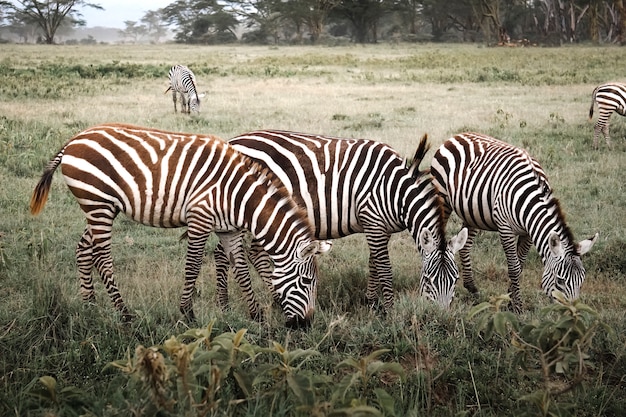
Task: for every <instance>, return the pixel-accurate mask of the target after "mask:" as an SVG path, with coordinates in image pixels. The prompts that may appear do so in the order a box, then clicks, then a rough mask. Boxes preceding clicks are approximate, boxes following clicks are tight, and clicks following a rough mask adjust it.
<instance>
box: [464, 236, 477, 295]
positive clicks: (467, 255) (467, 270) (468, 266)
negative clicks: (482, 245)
mask: <svg viewBox="0 0 626 417" xmlns="http://www.w3.org/2000/svg"><path fill="white" fill-rule="evenodd" d="M463 227H467V240H466V241H465V245H464V246H463V247H462V248H461V249H460V250H459V255H460V257H461V266H462V267H463V270H462V272H461V275H462V277H463V286H464V287H465V289H466V290H467V291H469V292H470V293H472V294H476V293H477V292H478V288H476V284H474V274H473V272H472V258H471V251H472V246H473V245H474V238H475V237H476V235H477V234H478V229H475V228H473V227H469V226H468V225H463Z"/></svg>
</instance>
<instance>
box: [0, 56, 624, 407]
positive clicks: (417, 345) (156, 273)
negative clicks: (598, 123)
mask: <svg viewBox="0 0 626 417" xmlns="http://www.w3.org/2000/svg"><path fill="white" fill-rule="evenodd" d="M625 58H626V52H625V51H624V50H623V49H622V48H613V47H602V48H600V47H588V46H579V47H567V48H512V49H510V48H484V47H477V46H476V45H402V44H401V45H375V46H372V45H368V46H365V47H363V46H350V47H336V48H329V47H294V48H290V47H287V48H268V47H243V46H217V47H191V46H181V45H158V46H157V45H155V46H141V47H140V46H104V45H98V46H90V47H81V46H55V47H49V46H40V45H37V46H33V45H28V46H25V45H4V46H3V48H2V51H0V184H1V186H0V293H1V294H2V296H1V298H0V414H1V415H20V416H21V415H33V416H37V415H46V413H50V414H48V415H79V414H82V415H97V416H115V415H133V414H134V415H141V414H142V412H145V413H147V412H149V411H150V410H152V411H154V409H151V408H150V407H151V406H152V407H153V405H151V404H152V403H151V400H150V396H149V395H148V393H147V392H144V391H143V390H142V389H141V388H142V385H141V382H140V381H136V380H133V379H132V378H131V377H129V376H128V375H126V374H124V373H123V372H121V371H120V370H119V369H116V368H114V367H112V366H111V365H110V364H111V363H112V362H114V361H118V360H123V359H124V358H126V357H127V355H130V356H133V354H134V352H135V348H136V347H137V346H138V345H143V346H146V347H149V346H157V345H158V346H162V345H164V344H165V342H166V341H167V340H168V339H169V338H170V337H171V336H173V335H181V334H183V333H184V332H185V331H187V330H188V325H187V324H186V323H184V322H182V321H181V319H182V317H181V316H180V313H179V312H178V299H179V297H180V293H181V290H182V284H183V268H184V255H185V246H184V244H182V243H179V242H178V236H179V235H180V233H181V232H182V230H162V229H150V228H146V227H144V226H139V225H136V224H134V223H132V222H130V221H128V220H125V219H121V218H120V219H118V220H117V221H116V224H115V227H114V240H113V256H114V260H115V263H116V274H117V282H118V285H119V287H120V290H121V292H122V294H123V296H124V298H125V301H126V303H127V305H128V306H129V307H130V308H131V309H132V310H133V311H135V312H136V314H137V320H136V321H135V322H133V323H131V324H123V323H121V322H120V321H119V317H118V315H117V314H116V313H115V312H114V310H113V308H112V306H111V303H110V302H109V300H108V296H107V295H106V292H105V290H104V288H102V285H101V284H100V283H99V281H98V285H97V286H96V292H97V301H96V303H95V304H93V305H85V304H83V302H82V301H81V299H80V295H79V293H78V280H77V271H76V267H75V264H74V247H75V245H76V243H77V241H78V238H79V237H80V234H81V233H82V230H83V227H84V224H85V222H84V219H83V216H82V214H81V212H80V210H79V208H78V205H77V204H76V202H75V200H74V198H73V197H72V195H71V194H70V193H69V191H68V190H67V187H66V186H65V184H63V181H62V180H61V178H60V175H57V177H56V178H55V180H54V182H53V187H52V192H51V195H50V197H49V201H48V204H47V206H46V208H45V210H44V211H43V213H42V214H40V215H39V216H38V217H32V216H31V215H30V214H29V213H28V201H29V198H30V193H31V192H32V189H33V187H34V185H35V183H36V182H37V180H38V178H39V176H40V175H41V172H42V170H43V167H44V165H45V164H46V163H47V161H48V160H50V158H52V157H53V155H54V154H55V153H56V152H57V150H58V149H59V148H60V147H61V146H62V145H63V144H64V143H65V142H66V141H67V140H68V139H69V138H70V137H71V136H72V135H73V134H75V133H77V132H78V131H80V130H81V129H84V128H86V127H88V126H90V125H94V124H97V123H102V122H110V121H115V122H128V123H135V124H139V125H145V126H150V127H156V128H163V129H171V130H180V131H186V132H202V133H211V134H215V135H218V136H220V137H223V138H228V137H232V136H234V135H237V134H240V133H243V132H245V131H248V130H252V129H258V128H278V129H290V130H298V131H303V132H310V133H324V134H328V135H334V136H345V137H364V138H370V139H375V140H380V141H383V142H387V143H389V144H390V145H392V146H393V147H395V148H396V149H398V150H399V152H400V153H402V154H403V155H406V156H407V157H410V156H412V154H413V153H414V151H415V148H416V146H417V144H418V142H419V139H420V137H421V136H422V135H423V134H424V133H428V135H429V138H430V141H431V143H432V149H431V150H430V152H429V156H427V159H428V158H429V157H430V155H432V153H433V152H434V150H435V149H436V148H437V146H438V145H439V144H440V143H442V142H443V141H444V140H445V139H446V138H447V137H449V136H450V135H452V134H454V133H456V132H460V131H466V130H472V131H479V132H482V133H486V134H490V135H493V136H495V137H498V138H500V139H503V140H506V141H508V142H511V143H513V144H515V145H518V146H522V147H524V148H526V149H528V150H529V152H530V153H531V154H532V155H533V156H535V157H536V158H537V159H538V160H539V161H540V162H541V163H542V165H543V167H544V169H545V171H546V172H547V174H548V177H549V179H550V182H551V185H552V187H553V188H554V190H555V194H556V196H557V197H558V198H559V199H560V201H561V204H562V206H563V208H564V210H565V212H566V214H567V220H568V224H569V226H570V227H571V229H572V230H573V232H574V235H575V236H576V238H577V239H580V240H582V239H584V238H587V237H590V236H592V235H593V234H594V233H595V232H599V233H600V240H599V242H598V243H596V246H595V247H594V248H593V250H592V251H591V252H590V253H589V254H588V255H586V256H585V258H584V259H583V262H584V265H585V267H586V269H587V280H586V282H585V284H584V286H583V289H582V296H581V301H582V302H584V303H585V304H587V305H589V306H590V307H591V308H593V309H594V310H596V311H597V312H598V314H599V318H600V319H601V320H602V321H603V322H605V323H607V324H608V325H609V326H610V327H611V328H612V329H613V330H614V333H611V332H598V333H597V334H595V337H594V339H593V344H592V348H591V349H590V351H589V355H590V357H589V361H590V363H591V364H593V365H594V366H593V367H589V368H587V370H586V373H585V375H584V379H583V380H582V384H581V385H580V386H579V387H578V388H577V389H575V390H573V391H571V392H568V393H565V394H563V395H562V396H559V397H558V398H556V401H557V403H558V404H565V405H567V404H573V405H575V408H574V409H573V411H572V413H571V415H576V416H600V415H603V416H617V415H621V413H622V410H623V409H624V408H626V400H625V398H626V391H625V389H624V380H623V376H624V375H625V374H626V358H625V353H626V351H625V346H626V338H625V337H624V334H626V325H625V324H624V323H626V320H625V312H626V291H625V290H624V287H625V286H624V283H625V282H626V261H625V260H624V259H626V258H625V254H626V219H625V218H624V216H623V213H624V207H626V190H625V189H624V181H623V178H622V177H621V172H622V171H623V167H624V166H625V162H626V156H625V155H626V153H625V151H626V142H625V141H624V137H625V136H626V121H625V120H624V119H623V118H621V117H619V116H617V115H614V116H613V117H612V119H611V121H612V123H611V132H612V137H613V143H614V146H613V149H607V148H606V146H605V145H604V144H603V143H601V147H600V149H599V150H598V151H593V150H592V149H591V142H592V135H593V123H590V122H589V121H588V120H587V115H588V110H589V105H590V102H591V97H590V96H591V91H592V90H593V88H594V87H595V85H597V84H599V83H601V82H604V81H608V80H620V79H622V80H623V78H621V77H622V75H621V74H622V73H623V65H622V63H623V62H624V59H625ZM174 63H183V64H186V65H189V66H190V67H191V68H192V69H193V70H194V72H195V73H196V76H197V78H198V86H199V90H200V91H206V92H207V95H206V97H205V98H204V99H203V101H202V106H201V113H200V115H198V116H193V117H188V116H183V115H180V114H174V112H173V105H172V101H171V96H169V95H164V94H163V92H164V91H165V89H166V87H167V70H168V69H169V67H170V66H171V65H172V64H174ZM459 228H460V224H458V222H456V221H454V220H453V221H452V222H451V223H450V224H449V233H456V232H457V231H458V230H459ZM214 244H215V242H212V243H211V245H214ZM211 245H209V249H210V248H211ZM390 252H391V257H392V264H393V268H394V290H395V291H396V304H395V306H394V308H393V310H392V311H390V312H389V313H388V314H387V315H385V316H383V315H381V314H380V313H378V312H376V311H371V310H370V309H369V308H368V306H366V305H365V303H364V294H365V285H366V279H367V274H368V268H367V245H366V243H365V239H364V238H363V236H350V237H347V238H344V239H341V240H338V241H336V242H335V244H334V247H333V249H332V251H331V252H330V253H329V254H326V255H324V256H322V257H320V260H319V261H320V268H321V282H320V284H319V288H318V302H317V304H318V311H317V314H316V317H315V321H314V324H313V327H312V329H311V330H310V331H309V332H288V331H287V330H286V329H285V328H284V327H283V321H284V320H283V317H282V314H281V312H280V311H279V310H278V309H276V308H275V307H272V303H271V297H270V295H269V294H268V293H267V291H266V289H265V288H264V286H263V284H262V283H261V282H258V280H257V281H255V283H254V285H255V289H256V293H257V295H258V298H259V300H260V301H261V303H262V305H263V306H264V307H265V309H266V311H267V314H266V316H267V323H265V324H259V323H255V322H252V321H250V320H249V319H248V318H247V313H246V306H245V303H244V301H243V300H242V298H241V295H240V293H239V290H238V289H237V288H236V284H235V283H234V282H231V283H230V292H231V308H230V310H228V311H225V312H222V311H220V310H219V309H218V307H217V304H216V299H215V285H214V279H215V273H214V271H213V263H212V258H211V256H207V260H206V263H205V265H204V266H203V270H202V272H201V278H200V279H199V280H198V285H197V288H198V297H196V300H195V307H196V308H195V309H196V313H197V315H198V323H197V324H196V325H197V326H198V327H201V328H204V327H205V326H206V325H207V323H209V322H210V321H212V320H215V324H214V329H213V333H214V336H215V335H218V334H223V333H225V332H230V331H232V332H237V331H238V330H239V329H243V328H245V329H247V332H246V335H245V337H246V340H247V341H248V342H249V343H250V344H252V345H254V346H256V347H257V348H259V349H261V348H268V347H272V346H273V345H272V342H278V343H280V344H282V345H283V346H286V347H287V351H288V352H294V351H295V350H297V349H311V350H313V351H315V352H318V353H320V355H313V356H311V358H310V359H307V361H305V362H304V364H302V365H301V367H300V368H299V370H298V371H294V372H295V373H297V374H298V375H299V376H298V377H297V378H298V379H297V381H300V382H303V381H304V382H306V381H313V380H314V379H315V378H313V376H312V375H314V376H316V378H317V377H319V378H321V379H320V380H317V379H315V381H317V382H316V384H317V385H315V386H316V388H315V390H316V391H315V406H316V407H317V408H316V409H315V410H316V411H315V410H313V409H311V408H309V409H299V410H300V411H297V407H298V406H299V403H298V400H299V398H300V397H298V396H297V395H295V394H294V392H293V391H292V390H291V388H290V386H289V385H286V386H284V387H282V388H281V387H280V386H279V385H278V382H277V380H271V381H269V380H264V382H263V383H261V382H259V385H258V386H256V388H257V391H255V392H256V393H255V395H254V396H253V397H252V398H249V399H248V400H247V401H243V402H237V401H235V402H232V401H234V400H235V399H236V398H237V395H238V394H237V390H236V389H235V388H236V384H235V383H234V382H233V380H232V379H228V378H226V379H225V380H224V386H223V390H222V391H221V392H220V395H222V397H221V398H222V399H223V401H222V403H220V405H219V406H218V408H217V409H216V411H215V415H227V414H229V413H231V414H232V413H235V414H236V415H264V416H265V415H270V414H271V415H276V416H278V415H294V414H297V413H304V414H315V412H317V415H329V414H330V413H331V411H333V412H335V414H334V415H349V413H350V412H352V413H356V411H357V410H358V408H355V407H356V406H357V405H359V404H360V405H363V404H364V403H366V404H367V405H368V406H375V407H377V408H378V409H379V410H383V409H384V407H382V406H381V405H380V402H377V401H380V399H377V397H376V395H377V394H376V393H377V392H378V393H380V391H376V390H377V389H378V390H384V391H385V392H387V393H388V394H389V395H390V396H391V397H392V398H393V400H394V406H393V407H394V408H393V409H394V410H395V414H397V415H407V416H419V415H430V416H456V415H481V416H498V415H518V414H520V415H521V414H522V413H523V412H524V411H525V410H528V409H529V408H528V403H526V402H524V401H518V400H519V399H520V398H522V397H523V396H525V395H528V394H531V393H533V392H535V391H536V390H537V389H538V388H539V387H541V384H542V378H541V375H540V369H539V368H538V367H537V366H531V367H530V369H527V370H522V369H521V368H520V367H519V366H517V365H516V364H515V363H514V361H513V360H512V359H513V351H512V345H511V343H510V338H507V337H500V338H492V339H486V338H484V337H483V336H482V334H481V333H480V332H479V325H478V324H477V322H476V320H473V319H469V318H468V313H469V311H470V309H471V308H472V306H473V305H476V304H478V303H481V302H486V301H488V300H489V299H490V297H493V296H497V295H499V294H502V293H504V292H505V291H506V288H507V287H508V283H507V272H506V262H505V259H504V254H503V251H502V249H501V247H500V244H499V241H498V238H497V236H496V235H495V234H493V233H492V234H489V233H483V234H480V235H479V237H478V238H477V242H476V245H475V248H474V252H473V255H474V256H473V260H474V264H475V270H476V271H475V272H476V282H477V285H478V286H479V288H480V289H481V292H480V294H479V295H478V296H476V297H473V296H470V295H469V294H468V293H467V292H466V291H465V290H464V289H463V288H462V287H461V286H460V285H459V287H458V289H457V297H456V298H455V300H454V302H453V306H452V308H451V310H450V311H442V310H440V309H438V308H437V307H435V306H432V305H430V304H429V303H426V302H424V301H423V300H421V299H419V297H418V296H417V291H418V282H417V272H418V270H419V268H420V266H421V263H420V260H419V257H418V256H416V253H415V246H414V243H413V242H412V239H411V237H410V236H409V235H408V234H407V233H401V234H398V235H395V236H394V237H393V238H392V240H391V243H390ZM541 271H542V266H541V260H540V259H539V257H538V255H537V253H536V251H534V250H533V251H531V253H530V255H529V259H528V261H527V264H526V267H525V270H524V273H523V276H522V298H523V300H524V303H525V309H526V311H525V312H524V313H523V314H522V315H521V316H520V320H521V321H523V322H530V321H531V320H535V319H537V320H539V319H543V317H542V316H541V313H540V312H541V310H542V308H544V307H546V306H549V301H548V300H547V298H546V297H545V296H544V295H543V294H542V293H541V290H540V288H539V286H540V285H539V284H540V277H541ZM379 349H389V352H387V353H384V354H383V355H382V356H380V358H379V359H380V360H382V361H383V362H384V363H398V364H400V365H401V367H402V369H403V370H404V372H405V377H404V379H402V380H398V379H397V378H395V377H394V375H393V372H388V373H384V372H383V373H381V374H380V375H379V374H377V375H375V376H373V377H372V379H371V380H370V381H369V382H368V384H367V386H365V387H361V388H360V389H359V390H355V391H349V393H348V399H350V398H352V399H354V402H353V403H351V404H352V407H353V408H350V404H348V403H345V402H342V400H341V399H338V398H336V394H337V392H338V391H337V390H338V389H337V388H333V387H334V386H340V383H341V381H342V380H343V379H342V378H344V377H345V376H346V375H350V369H351V368H349V367H345V366H344V367H340V366H338V364H340V363H341V362H342V361H344V360H347V359H350V358H354V359H362V360H365V359H364V358H366V357H367V356H368V355H370V354H372V353H373V352H376V351H378V350H379ZM161 352H164V351H163V350H161ZM272 355H275V353H268V352H263V353H260V354H259V357H258V358H257V360H255V362H253V363H248V362H245V363H244V364H243V365H242V366H243V367H244V368H245V369H247V370H248V372H249V373H250V375H256V374H255V373H258V374H259V375H261V376H264V377H267V376H268V375H270V373H268V372H269V371H268V372H266V373H263V372H265V371H264V370H267V369H268V368H267V367H268V366H270V365H275V364H277V363H278V362H277V361H278V360H277V359H276V357H275V356H272ZM166 356H167V355H166ZM535 365H536V364H535ZM272 375H274V374H272ZM43 376H52V377H54V378H55V380H56V382H57V384H58V386H57V391H55V392H56V393H57V394H59V396H58V398H57V401H56V402H54V401H52V402H51V401H50V399H49V395H48V394H46V395H44V394H42V392H41V390H42V389H43V388H45V385H43V384H42V382H40V380H39V378H40V377H43ZM200 376H202V374H201V375H200ZM322 376H324V378H328V379H324V378H322ZM259 378H261V377H259ZM563 378H564V376H562V375H561V376H554V381H553V382H554V383H559V382H560V383H562V382H563ZM329 381H331V382H332V384H330V382H329ZM304 382H303V383H304ZM333 384H334V385H333ZM296 385H297V384H296ZM63 389H65V391H63ZM74 389H75V390H79V392H80V393H81V394H80V395H78V397H79V398H80V401H78V400H76V398H75V397H74V396H73V395H72V393H73V392H74V391H73V390H74ZM120 389H121V390H122V391H121V392H120ZM44 391H45V390H44ZM263 392H265V394H264V395H263V394H262V393H263ZM35 394H38V395H35ZM170 394H172V395H174V393H170ZM351 396H352V397H351ZM353 397H354V398H353ZM359 401H360V402H359ZM181 404H182V403H181ZM300 405H302V404H300ZM181 406H182V405H181ZM342 407H343V408H342ZM341 410H343V411H341ZM350 410H351V411H350ZM385 410H387V411H386V414H387V415H389V414H390V412H389V409H385ZM179 411H180V410H179ZM314 411H315V412H314ZM361 411H363V410H361ZM369 411H372V410H369ZM364 412H365V411H364ZM162 413H163V414H161V415H169V414H168V413H167V412H165V411H163V412H162ZM341 413H343V414H341ZM187 414H188V415H195V414H193V413H191V412H189V413H187Z"/></svg>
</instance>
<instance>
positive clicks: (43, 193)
mask: <svg viewBox="0 0 626 417" xmlns="http://www.w3.org/2000/svg"><path fill="white" fill-rule="evenodd" d="M64 152H65V150H62V151H61V152H59V153H58V154H57V156H56V157H55V158H54V159H53V160H52V161H50V162H49V163H48V166H47V167H46V169H45V170H44V172H43V175H42V176H41V178H40V179H39V182H38V183H37V185H36V186H35V190H34V191H33V195H32V196H31V198H30V212H31V214H33V215H35V216H36V215H37V214H39V212H41V210H43V208H44V206H45V205H46V201H47V200H48V193H49V192H50V186H51V185H52V178H53V175H54V171H55V170H56V169H57V167H58V166H59V165H60V164H61V158H62V157H63V153H64Z"/></svg>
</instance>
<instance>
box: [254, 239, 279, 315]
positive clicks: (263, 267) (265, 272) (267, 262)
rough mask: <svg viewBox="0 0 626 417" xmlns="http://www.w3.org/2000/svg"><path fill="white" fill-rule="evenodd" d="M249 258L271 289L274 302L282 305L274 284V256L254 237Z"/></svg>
mask: <svg viewBox="0 0 626 417" xmlns="http://www.w3.org/2000/svg"><path fill="white" fill-rule="evenodd" d="M248 260H249V261H250V263H252V265H253V266H254V269H256V271H257V273H258V274H259V276H260V277H261V279H262V280H263V282H264V283H265V285H266V286H267V288H268V289H269V290H270V292H271V294H272V298H273V299H274V303H276V305H280V297H279V296H278V294H277V293H276V291H274V284H272V271H273V270H274V264H273V263H272V258H270V256H269V255H268V254H267V252H265V249H263V246H261V244H260V243H259V242H258V241H257V240H254V239H253V240H252V243H251V244H250V251H249V252H248Z"/></svg>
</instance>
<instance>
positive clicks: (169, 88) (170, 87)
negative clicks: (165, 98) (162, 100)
mask: <svg viewBox="0 0 626 417" xmlns="http://www.w3.org/2000/svg"><path fill="white" fill-rule="evenodd" d="M171 89H172V86H171V85H170V86H169V87H167V90H165V92H164V93H163V94H167V92H168V91H170V90H171Z"/></svg>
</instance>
